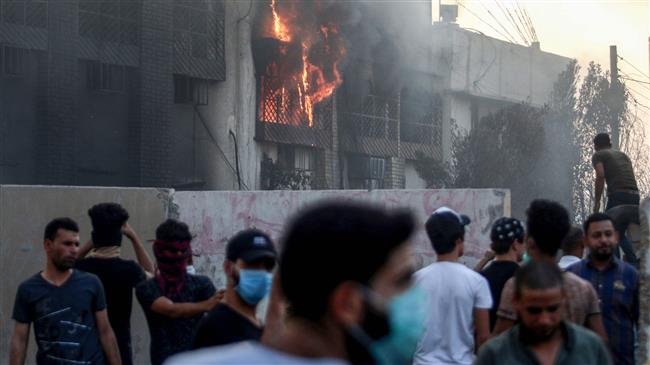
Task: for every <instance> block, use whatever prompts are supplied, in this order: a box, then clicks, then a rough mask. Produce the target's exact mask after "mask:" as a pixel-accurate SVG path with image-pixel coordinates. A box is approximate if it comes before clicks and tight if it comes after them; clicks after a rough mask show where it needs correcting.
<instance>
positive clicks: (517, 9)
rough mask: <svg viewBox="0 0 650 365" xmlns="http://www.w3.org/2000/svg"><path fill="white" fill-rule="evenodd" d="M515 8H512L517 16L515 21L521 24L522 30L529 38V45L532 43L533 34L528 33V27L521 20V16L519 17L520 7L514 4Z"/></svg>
mask: <svg viewBox="0 0 650 365" xmlns="http://www.w3.org/2000/svg"><path fill="white" fill-rule="evenodd" d="M516 4H517V7H516V8H514V9H513V10H514V12H515V14H516V15H517V19H519V23H520V24H521V27H522V29H524V30H525V31H526V34H527V35H528V36H529V37H530V40H531V43H532V41H533V32H531V31H530V27H529V26H528V25H527V24H526V22H525V21H524V19H523V16H522V15H521V7H520V6H519V3H516Z"/></svg>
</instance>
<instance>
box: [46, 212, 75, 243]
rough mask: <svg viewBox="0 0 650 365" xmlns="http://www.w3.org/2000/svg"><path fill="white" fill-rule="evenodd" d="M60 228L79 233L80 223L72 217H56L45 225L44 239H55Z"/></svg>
mask: <svg viewBox="0 0 650 365" xmlns="http://www.w3.org/2000/svg"><path fill="white" fill-rule="evenodd" d="M59 229H63V230H66V231H72V232H76V233H79V225H78V224H77V222H75V221H73V220H72V218H68V217H63V218H55V219H52V220H51V221H50V223H48V224H47V225H46V226H45V234H44V235H43V236H44V239H46V240H50V241H54V239H55V238H56V234H57V232H58V231H59Z"/></svg>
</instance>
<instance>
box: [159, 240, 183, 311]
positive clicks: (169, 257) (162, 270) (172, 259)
mask: <svg viewBox="0 0 650 365" xmlns="http://www.w3.org/2000/svg"><path fill="white" fill-rule="evenodd" d="M190 250H191V249H190V241H180V242H164V241H160V240H156V241H154V243H153V253H154V255H155V256H156V261H157V263H158V274H157V275H156V282H157V283H158V287H159V288H160V290H161V291H162V292H163V295H165V296H166V297H167V298H169V299H177V298H178V295H179V294H180V292H181V290H182V289H183V285H184V284H185V281H186V280H187V271H186V267H187V258H188V257H189V255H190V253H191V251H190Z"/></svg>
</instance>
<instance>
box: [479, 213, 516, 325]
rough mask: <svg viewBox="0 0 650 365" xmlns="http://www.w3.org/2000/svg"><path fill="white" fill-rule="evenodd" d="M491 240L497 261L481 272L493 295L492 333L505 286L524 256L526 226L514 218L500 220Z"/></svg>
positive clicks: (496, 223)
mask: <svg viewBox="0 0 650 365" xmlns="http://www.w3.org/2000/svg"><path fill="white" fill-rule="evenodd" d="M490 239H491V240H492V244H491V248H492V250H493V251H494V253H495V255H496V259H495V260H494V261H493V262H492V264H490V266H488V267H487V268H486V269H484V270H483V271H481V275H483V276H484V277H485V279H487V281H488V284H489V285H490V292H491V293H492V303H493V306H492V309H490V331H492V329H494V324H495V323H496V320H497V309H498V308H499V303H500V301H501V292H502V291H503V286H504V285H505V284H506V281H508V279H510V278H511V277H513V276H514V275H515V272H516V271H517V269H518V268H519V264H518V263H519V261H521V259H522V257H523V255H524V225H523V224H522V223H521V222H520V221H519V220H517V219H514V218H506V217H504V218H499V219H498V220H497V221H496V222H494V224H493V225H492V231H491V232H490Z"/></svg>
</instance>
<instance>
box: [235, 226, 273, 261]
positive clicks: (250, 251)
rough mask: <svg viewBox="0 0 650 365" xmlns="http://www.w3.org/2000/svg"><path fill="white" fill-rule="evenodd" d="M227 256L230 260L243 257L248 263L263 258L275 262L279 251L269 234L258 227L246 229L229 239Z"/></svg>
mask: <svg viewBox="0 0 650 365" xmlns="http://www.w3.org/2000/svg"><path fill="white" fill-rule="evenodd" d="M226 258H227V259H228V260H230V261H237V259H242V260H243V261H244V262H246V263H253V262H255V261H258V260H262V259H266V260H272V261H273V262H275V260H276V258H277V252H276V251H275V246H274V244H273V241H272V240H271V237H269V235H267V234H266V233H264V232H262V231H260V230H257V229H246V230H243V231H240V232H238V233H237V234H236V235H234V236H233V237H232V238H231V239H230V240H228V244H227V246H226Z"/></svg>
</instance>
